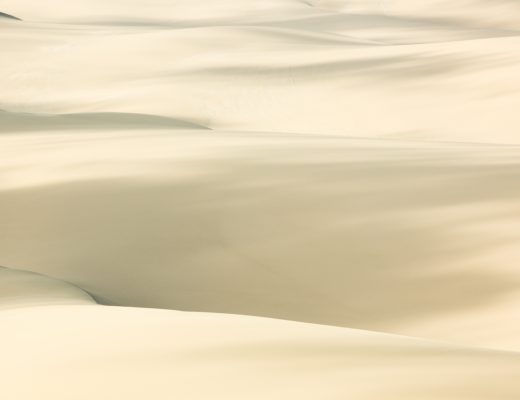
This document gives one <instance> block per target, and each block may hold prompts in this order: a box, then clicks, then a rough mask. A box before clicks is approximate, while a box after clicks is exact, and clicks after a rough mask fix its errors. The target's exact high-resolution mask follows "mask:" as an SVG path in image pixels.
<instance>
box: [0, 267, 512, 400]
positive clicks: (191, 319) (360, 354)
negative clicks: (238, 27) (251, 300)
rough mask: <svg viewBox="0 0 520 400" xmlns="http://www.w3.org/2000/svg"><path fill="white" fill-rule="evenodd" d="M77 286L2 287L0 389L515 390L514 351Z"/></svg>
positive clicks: (378, 393)
mask: <svg viewBox="0 0 520 400" xmlns="http://www.w3.org/2000/svg"><path fill="white" fill-rule="evenodd" d="M4 274H5V272H4V271H2V279H3V278H4V276H3V275H4ZM9 274H10V276H9V278H10V279H12V280H16V279H19V276H20V277H21V279H20V280H21V281H23V282H20V284H19V289H20V292H23V291H25V290H26V289H29V290H30V291H31V292H32V291H34V290H35V284H36V283H40V284H41V285H42V286H46V287H47V288H49V281H50V279H48V278H43V277H41V276H34V277H33V278H32V282H30V287H29V286H28V285H27V284H25V282H26V281H27V276H28V274H27V273H23V272H17V271H9ZM17 275H19V276H17ZM38 280H40V281H39V282H38ZM65 287H66V285H65V284H64V283H63V282H56V283H55V284H54V288H55V290H56V294H55V293H52V291H49V290H48V291H47V293H46V296H47V298H48V299H49V300H54V299H55V297H60V298H61V297H62V296H61V295H62V293H61V292H63V290H64V288H65ZM68 290H70V291H73V290H75V289H74V288H70V287H69V288H68ZM76 294H77V295H78V296H77V297H74V296H70V298H69V300H70V304H71V305H61V306H56V305H52V306H45V307H41V306H40V307H32V308H31V307H23V308H16V304H13V303H12V302H10V301H9V304H8V305H9V306H10V307H15V308H12V309H9V308H5V304H4V300H5V299H4V298H3V296H2V297H0V324H1V325H2V341H1V342H0V352H1V354H2V361H1V362H0V372H1V374H2V381H3V382H2V397H3V398H4V399H9V400H11V399H13V400H14V399H17V400H18V399H35V398H38V399H53V400H61V399H63V400H65V399H70V398H71V397H73V398H75V399H79V400H81V399H85V400H86V399H92V398H103V399H128V400H132V399H136V400H137V399H143V398H154V399H172V398H182V399H206V398H217V399H237V400H238V399H244V398H247V399H265V398H269V399H280V400H282V399H284V400H285V399H293V398H294V399H309V400H311V399H316V398H323V399H338V400H340V399H345V398H349V399H351V398H353V399H381V398H384V399H388V400H394V399H395V400H416V399H418V398H420V399H425V400H429V399H432V400H434V399H435V400H436V399H439V398H442V399H453V400H465V399H468V400H480V399H482V400H484V399H490V398H495V399H496V398H499V399H503V400H507V399H511V400H513V399H516V398H518V396H519V395H520V388H519V387H518V386H517V385H516V384H515V382H516V381H517V380H518V379H519V378H520V368H519V363H520V355H518V354H516V353H509V352H498V351H489V350H478V349H472V348H463V347H461V348H459V347H456V346H452V345H447V344H441V343H433V342H428V341H423V340H417V339H413V338H406V337H398V336H392V335H385V334H378V333H371V332H366V331H358V330H352V329H345V328H334V327H327V326H319V325H311V324H302V323H295V322H288V321H279V320H271V319H264V318H254V317H243V316H236V315H224V314H207V313H185V312H179V311H170V310H166V311H165V310H162V311H160V310H150V309H138V308H120V307H105V306H95V305H73V304H77V303H78V302H80V301H83V299H84V296H85V295H84V294H81V293H77V292H76ZM41 300H42V301H44V300H45V298H44V297H42V298H41ZM483 378H485V379H483ZM28 382H30V384H28Z"/></svg>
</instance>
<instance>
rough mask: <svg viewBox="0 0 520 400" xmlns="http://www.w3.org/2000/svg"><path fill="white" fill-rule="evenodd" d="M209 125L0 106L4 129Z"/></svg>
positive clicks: (0, 122) (0, 129) (0, 124)
mask: <svg viewBox="0 0 520 400" xmlns="http://www.w3.org/2000/svg"><path fill="white" fill-rule="evenodd" d="M144 128H146V129H206V127H204V126H202V125H198V124H195V123H191V122H188V121H183V120H179V119H175V118H169V117H161V116H156V115H146V114H135V113H134V114H129V113H78V114H65V115H63V114H62V115H48V114H47V115H38V114H29V113H9V112H6V111H2V110H0V133H1V132H28V131H29V132H31V131H60V130H72V131H74V130H96V129H116V130H122V129H125V130H139V129H141V130H142V129H144Z"/></svg>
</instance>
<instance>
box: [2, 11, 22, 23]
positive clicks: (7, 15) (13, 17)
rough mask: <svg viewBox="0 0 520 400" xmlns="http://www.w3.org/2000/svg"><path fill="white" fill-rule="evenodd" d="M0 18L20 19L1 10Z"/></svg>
mask: <svg viewBox="0 0 520 400" xmlns="http://www.w3.org/2000/svg"><path fill="white" fill-rule="evenodd" d="M0 18H7V19H15V20H18V21H21V20H20V18H17V17H15V16H14V15H10V14H6V13H3V12H0Z"/></svg>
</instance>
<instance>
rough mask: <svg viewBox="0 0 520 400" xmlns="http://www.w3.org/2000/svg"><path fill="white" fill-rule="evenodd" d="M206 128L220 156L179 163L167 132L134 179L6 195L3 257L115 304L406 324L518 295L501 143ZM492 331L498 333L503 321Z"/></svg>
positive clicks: (391, 326)
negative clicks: (404, 143)
mask: <svg viewBox="0 0 520 400" xmlns="http://www.w3.org/2000/svg"><path fill="white" fill-rule="evenodd" d="M201 135H202V134H198V135H196V136H193V138H192V139H188V138H187V136H184V139H182V140H193V141H194V142H198V143H201V144H202V143H203V139H204V136H201ZM149 140H155V139H153V137H152V138H150V139H149ZM158 140H159V139H158ZM182 140H181V139H179V145H180V144H182ZM204 140H208V137H207V136H206V139H204ZM214 140H215V142H214V144H215V146H222V147H217V148H215V150H216V151H217V153H219V152H220V150H218V149H219V148H220V149H221V148H225V149H226V148H227V149H228V150H225V153H224V155H221V156H218V157H215V153H213V156H212V155H209V154H210V153H208V155H207V156H205V155H203V154H201V155H200V158H199V156H197V157H195V156H194V157H187V158H186V157H183V158H179V159H176V155H175V154H177V153H176V151H175V150H174V149H175V148H176V146H175V144H174V143H175V141H174V142H172V143H170V144H168V145H166V144H165V146H167V147H168V148H170V149H171V152H172V153H171V156H170V157H168V158H164V157H162V156H159V155H158V156H157V157H158V158H157V160H156V161H153V159H147V161H146V165H147V168H149V167H150V166H151V165H153V166H154V168H155V169H154V168H152V170H146V169H143V171H142V173H138V174H136V175H135V176H131V175H133V174H130V175H123V176H121V177H117V176H114V177H109V175H107V176H106V178H101V177H100V179H95V180H92V179H89V178H88V176H83V177H82V178H81V182H67V183H64V184H59V183H57V184H52V185H51V184H49V185H39V186H38V187H28V188H26V189H12V190H7V191H4V192H3V193H2V197H1V199H0V205H1V209H2V210H3V211H4V212H3V215H2V216H1V223H2V225H4V226H6V227H8V229H7V230H5V229H4V232H6V231H8V232H9V234H3V235H2V240H1V241H0V251H1V253H2V255H3V258H2V262H3V263H4V264H7V265H9V266H13V267H19V268H30V269H32V270H35V271H41V272H45V273H49V274H51V275H52V276H56V277H60V278H62V279H65V280H67V281H70V282H73V283H75V284H78V285H79V286H81V287H82V288H85V289H86V290H88V291H89V292H91V293H93V294H94V295H96V296H100V297H103V298H106V299H107V300H108V301H111V302H115V303H118V304H121V305H134V306H146V307H164V308H172V309H185V310H204V311H218V312H231V313H243V314H254V315H264V316H272V317H278V318H287V319H295V320H302V321H310V322H317V323H325V324H334V325H343V326H350V327H358V328H365V329H376V330H386V331H395V332H399V333H405V334H406V333H407V330H406V327H407V325H408V324H409V323H415V322H417V321H422V320H425V321H430V320H435V319H437V318H439V319H442V317H443V316H444V315H445V314H446V315H450V316H451V315H457V314H460V315H461V316H464V315H465V313H466V312H471V311H473V310H477V309H479V307H484V306H487V305H490V304H496V303H497V304H499V303H500V302H501V301H502V299H503V298H506V297H508V296H510V295H512V294H513V295H514V294H516V293H517V289H518V282H519V279H520V278H518V275H517V274H516V273H515V272H514V269H515V265H514V262H513V259H514V258H513V259H509V260H508V258H507V254H508V252H510V251H514V250H511V249H514V248H516V247H517V244H518V237H519V235H520V230H519V229H518V228H517V226H516V224H517V223H520V220H519V217H518V216H519V215H520V209H519V207H518V204H517V202H516V199H517V198H518V196H519V195H520V187H519V186H518V185H516V184H515V183H516V182H517V181H518V179H520V176H519V172H518V171H520V169H519V168H518V163H517V161H515V159H514V157H515V154H516V153H515V150H514V149H507V148H501V147H494V148H488V147H486V146H459V147H457V146H454V147H453V148H450V147H449V146H438V145H432V148H429V145H419V144H418V145H417V146H418V148H414V146H411V149H406V148H400V147H399V145H397V144H396V145H390V144H389V146H390V147H389V148H385V144H384V142H382V143H383V145H380V147H378V145H376V146H375V147H372V146H371V144H370V142H367V143H368V144H362V145H356V144H355V143H356V142H355V141H354V142H353V143H354V144H353V146H352V147H351V148H349V146H348V143H349V141H348V140H344V141H341V140H338V141H334V140H333V143H335V145H336V146H337V148H335V149H334V145H332V144H330V145H329V144H325V143H326V140H325V142H321V141H315V142H314V144H313V145H312V149H310V148H305V141H306V139H305V138H303V139H301V142H300V144H299V145H293V146H294V147H293V148H292V149H288V148H287V147H285V145H284V144H283V143H280V145H279V147H272V146H270V145H267V146H265V143H264V144H261V140H260V144H258V143H257V145H256V146H253V147H250V146H249V145H244V144H243V143H242V144H241V143H240V142H237V143H235V144H233V140H231V139H230V140H228V139H226V138H223V137H220V138H219V139H214ZM266 140H271V139H269V138H268V139H266ZM314 140H315V139H312V140H311V139H310V140H309V143H308V144H309V145H311V144H312V142H313V141H314ZM101 142H102V141H101ZM377 143H378V142H375V141H374V144H377ZM388 143H391V142H388ZM125 146H126V145H125V144H123V142H122V144H121V150H120V151H122V152H123V153H124V148H125ZM228 146H229V147H228ZM299 146H301V147H299ZM392 146H394V147H392ZM85 151H87V150H85ZM178 151H182V150H181V149H179V150H178ZM227 151H231V153H227ZM325 154H326V156H325ZM498 160H500V162H498ZM119 162H120V161H114V162H112V163H110V162H108V161H107V162H104V163H103V164H102V165H103V168H104V170H105V171H106V172H108V171H110V170H111V169H112V168H117V164H118V163H119ZM141 162H144V161H143V160H140V161H137V160H136V163H137V164H136V165H135V167H136V169H135V170H136V171H139V165H140V163H141ZM65 165H66V164H65ZM143 166H144V164H143ZM40 167H41V164H40ZM86 167H88V168H89V169H90V170H91V171H93V170H94V167H95V166H94V165H93V164H90V165H87V164H85V165H84V164H83V162H82V161H81V159H78V160H77V161H76V162H73V163H72V164H70V165H69V166H68V167H65V168H67V171H72V172H71V173H72V174H73V173H74V171H77V172H78V174H80V175H78V176H81V171H82V169H84V168H86ZM24 168H27V166H26V167H24ZM60 168H61V167H59V166H58V165H56V166H54V167H53V169H54V171H55V172H56V173H58V174H60V172H59V171H60ZM15 169H16V168H15ZM119 170H120V169H119ZM122 170H124V168H122ZM6 172H7V173H12V172H13V170H11V171H6ZM41 173H43V174H44V175H43V176H45V174H47V173H49V171H46V170H43V171H41ZM67 179H72V180H74V179H75V178H74V175H71V176H70V177H69V178H67ZM501 225H503V228H500V229H501V232H502V234H498V233H494V234H491V231H492V230H493V229H495V231H496V229H497V228H496V226H501ZM28 248H31V249H32V250H31V251H30V252H28V251H27V249H28ZM485 314H486V312H483V315H485ZM482 321H483V320H482ZM477 323H478V321H477ZM440 325H442V324H440ZM448 325H449V323H448ZM500 325H501V326H500ZM495 329H496V331H497V332H499V333H498V335H499V336H500V335H501V334H504V335H505V334H506V333H507V331H508V329H509V321H499V322H497V324H496V326H495ZM450 332H454V330H453V329H450V328H446V329H445V330H443V332H442V333H440V334H439V337H440V338H448V339H449V338H450ZM465 333H466V334H467V336H468V338H469V339H468V340H469V341H471V339H472V336H473V335H475V334H478V331H477V332H473V331H472V330H469V331H468V332H465ZM456 334H457V335H458V334H461V332H456Z"/></svg>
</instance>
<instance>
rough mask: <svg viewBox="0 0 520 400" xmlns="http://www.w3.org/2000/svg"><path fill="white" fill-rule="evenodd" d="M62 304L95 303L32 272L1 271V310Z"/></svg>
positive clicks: (74, 287) (84, 294)
mask: <svg viewBox="0 0 520 400" xmlns="http://www.w3.org/2000/svg"><path fill="white" fill-rule="evenodd" d="M62 304H66V305H77V304H96V302H95V301H94V299H93V298H92V297H91V296H90V295H89V294H88V293H86V292H85V291H83V290H81V289H80V288H78V287H76V286H73V285H71V284H69V283H66V282H63V281H60V280H58V279H52V278H49V277H47V276H44V275H41V274H36V273H34V272H29V271H22V270H15V269H10V268H5V267H0V310H5V309H12V308H21V307H35V306H49V305H62Z"/></svg>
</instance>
